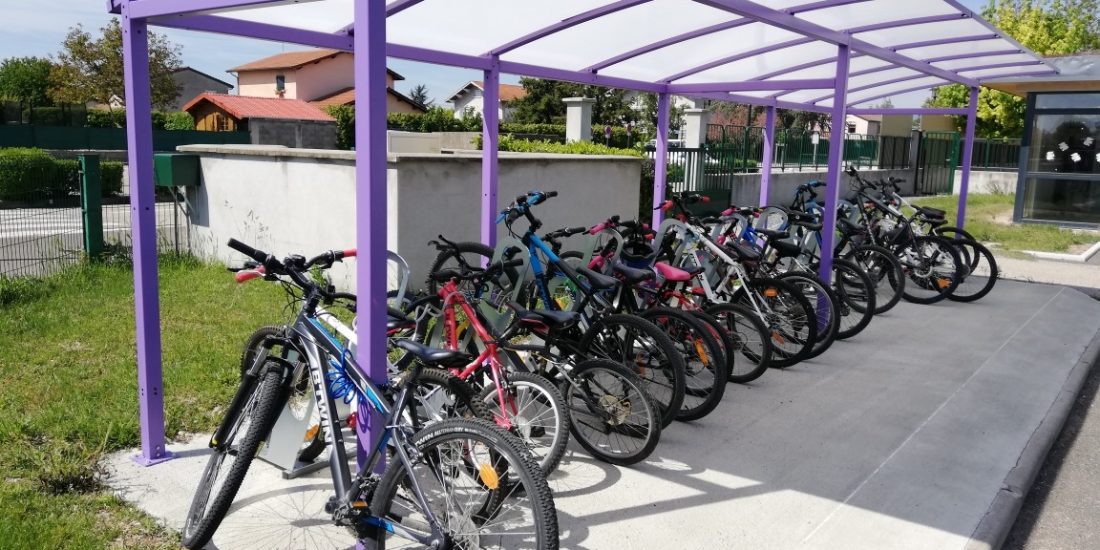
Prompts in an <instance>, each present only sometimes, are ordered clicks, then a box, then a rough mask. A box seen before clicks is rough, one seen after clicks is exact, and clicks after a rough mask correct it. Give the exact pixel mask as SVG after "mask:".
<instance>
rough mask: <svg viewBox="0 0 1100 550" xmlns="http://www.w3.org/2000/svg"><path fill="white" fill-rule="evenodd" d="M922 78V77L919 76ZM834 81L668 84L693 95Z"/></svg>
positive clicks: (825, 85)
mask: <svg viewBox="0 0 1100 550" xmlns="http://www.w3.org/2000/svg"><path fill="white" fill-rule="evenodd" d="M921 76H924V75H921ZM835 86H836V80H834V79H832V78H817V79H805V80H764V81H760V82H709V83H701V84H669V86H668V92H669V93H671V94H694V93H707V92H715V93H720V92H760V91H768V90H796V89H800V90H816V89H825V88H833V87H835Z"/></svg>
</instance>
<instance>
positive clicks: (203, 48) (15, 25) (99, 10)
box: [0, 0, 987, 107]
mask: <svg viewBox="0 0 1100 550" xmlns="http://www.w3.org/2000/svg"><path fill="white" fill-rule="evenodd" d="M452 1H453V2H459V1H461V0H452ZM986 2H987V0H962V4H964V5H966V6H967V7H969V8H971V9H973V10H975V11H977V10H980V9H981V7H982V6H984V5H985V4H986ZM45 5H48V6H49V7H48V8H46V7H44V6H45ZM105 6H106V0H45V1H44V2H43V3H42V4H39V3H37V2H22V1H17V0H0V14H2V15H3V20H4V22H5V25H4V26H5V28H4V31H3V34H0V59H5V58H8V57H21V56H40V57H41V56H48V55H55V54H56V53H57V52H58V51H59V50H60V49H61V42H62V40H64V38H65V35H66V33H67V32H68V30H69V28H70V27H73V26H76V25H77V24H82V25H83V26H84V27H85V29H87V30H89V31H92V32H93V34H95V32H94V31H95V30H97V29H99V28H100V27H102V26H103V25H105V24H106V23H107V21H108V19H109V17H110V15H109V14H108V13H107V12H106V8H105ZM154 32H159V33H162V34H165V35H167V36H168V38H169V39H171V40H172V41H173V42H175V43H177V44H179V45H180V46H182V47H183V56H182V57H183V63H184V65H187V66H189V67H192V68H194V69H196V70H199V71H202V72H204V73H207V74H209V75H211V76H214V77H216V78H220V79H222V80H225V81H227V82H231V83H232V82H234V80H233V78H232V75H229V74H227V73H226V70H227V69H229V68H231V67H236V66H238V65H241V64H244V63H247V62H249V61H253V60H255V59H259V58H261V57H266V56H268V55H273V54H276V53H280V52H283V51H292V50H298V49H302V47H301V46H297V45H294V44H280V43H274V42H264V41H260V40H253V39H247V38H235V37H229V36H222V35H216V34H206V33H197V32H188V31H180V30H175V29H164V28H159V29H154ZM388 65H389V67H390V68H391V69H393V70H395V71H397V72H398V73H400V74H402V75H403V76H404V77H405V80H404V81H401V82H398V83H397V84H396V88H397V90H398V91H399V92H402V93H406V94H407V93H408V92H409V90H411V89H412V88H413V87H414V86H416V85H418V84H424V85H425V86H427V87H428V93H429V97H431V98H433V99H434V100H435V102H436V104H444V102H445V101H446V100H447V98H449V97H450V96H451V94H453V93H454V92H456V91H458V89H459V88H461V87H462V86H463V85H464V84H465V83H467V82H469V81H470V80H481V78H482V73H481V71H475V70H467V69H456V68H453V67H440V66H436V65H429V64H424V63H415V62H412V61H404V60H400V59H390V60H389V63H388ZM501 81H502V82H508V83H516V82H519V77H516V76H512V75H501ZM925 96H927V93H925V92H917V93H916V94H907V95H905V96H898V97H895V98H892V99H893V102H894V104H895V105H896V106H898V107H903V106H917V105H919V104H920V103H921V102H922V101H923V99H924V97H925Z"/></svg>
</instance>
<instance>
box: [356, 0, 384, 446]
mask: <svg viewBox="0 0 1100 550" xmlns="http://www.w3.org/2000/svg"><path fill="white" fill-rule="evenodd" d="M355 23H356V28H357V29H358V32H356V33H355V35H354V38H355V50H356V51H357V52H358V53H357V54H356V56H355V61H354V64H355V65H354V68H355V87H356V89H359V90H385V89H386V50H385V48H383V47H381V45H382V44H385V43H386V5H385V3H384V2H356V3H355ZM355 120H356V124H355V143H356V147H355V242H356V247H357V249H358V255H357V257H356V258H357V260H356V262H357V263H356V270H355V282H356V294H357V295H359V296H363V297H366V298H367V299H368V300H369V307H366V308H363V307H360V309H359V325H358V327H357V329H356V334H358V343H359V345H358V347H357V349H356V360H357V362H358V363H359V364H360V365H362V366H363V368H364V369H365V370H366V372H365V373H364V374H366V375H367V376H368V377H370V379H371V380H373V381H374V382H375V383H378V384H384V383H385V382H386V330H385V327H386V305H387V304H386V226H387V224H386V216H387V213H386V187H387V185H386V172H387V170H386V96H385V94H383V93H365V94H361V95H360V97H358V98H357V99H356V102H355ZM360 304H362V302H360ZM365 418H369V419H370V421H369V422H363V420H364V419H365ZM382 429H385V427H384V426H382V417H381V416H380V415H378V414H377V412H375V413H374V414H373V415H372V414H371V409H370V408H369V407H368V406H367V404H366V403H360V404H359V422H357V423H356V433H357V434H358V436H359V438H358V440H359V446H358V453H357V454H358V458H359V465H360V467H362V465H363V461H364V459H365V458H366V453H367V451H366V445H369V443H368V442H370V441H372V440H373V439H372V436H375V437H376V436H377V435H378V433H379V430H382ZM380 467H381V466H380Z"/></svg>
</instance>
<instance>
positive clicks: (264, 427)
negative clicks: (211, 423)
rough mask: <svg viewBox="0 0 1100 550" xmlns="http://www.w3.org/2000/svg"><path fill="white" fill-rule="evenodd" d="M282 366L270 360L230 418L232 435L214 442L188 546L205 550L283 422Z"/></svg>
mask: <svg viewBox="0 0 1100 550" xmlns="http://www.w3.org/2000/svg"><path fill="white" fill-rule="evenodd" d="M283 368H284V367H283V365H281V364H279V363H275V362H271V361H269V362H268V363H267V365H265V366H264V370H263V371H262V374H261V375H260V378H259V380H258V381H257V382H256V385H255V387H254V389H253V391H252V395H251V396H250V397H248V400H247V401H246V402H245V405H244V406H243V407H241V408H240V410H239V411H238V412H237V413H236V415H235V416H233V417H232V418H226V419H225V420H224V421H223V422H228V423H229V424H228V426H229V431H228V432H227V436H226V437H225V439H224V441H212V444H213V445H214V448H213V453H211V455H210V459H209V460H207V462H206V469H205V470H204V471H203V473H202V478H201V479H200V480H199V485H198V487H197V488H196V490H195V496H194V498H192V500H191V509H190V510H189V511H188V512H187V519H186V520H185V522H184V525H183V541H182V543H183V545H184V546H186V547H187V548H192V549H195V548H202V547H203V546H205V545H206V543H207V542H210V538H211V537H213V536H214V531H216V530H217V529H218V526H219V525H221V522H222V519H224V518H225V514H226V512H228V511H229V506H230V505H231V504H233V499H234V498H235V497H236V496H237V491H238V490H239V489H240V488H241V482H243V481H244V476H245V474H247V473H248V467H249V466H250V465H251V464H252V459H253V458H255V457H256V453H257V451H259V449H260V444H262V443H263V442H264V441H265V440H266V439H267V436H268V434H270V433H271V429H272V427H274V426H275V420H276V419H278V417H279V410H280V409H281V408H282V406H283V401H284V399H285V393H286V392H285V388H284V387H283V385H282V378H283Z"/></svg>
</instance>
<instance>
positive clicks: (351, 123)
mask: <svg viewBox="0 0 1100 550" xmlns="http://www.w3.org/2000/svg"><path fill="white" fill-rule="evenodd" d="M325 111H328V114H329V115H330V116H332V118H335V119H336V147H338V148H340V149H345V150H347V149H354V148H355V107H352V106H351V105H330V106H329V107H327V108H325Z"/></svg>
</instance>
